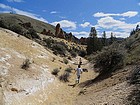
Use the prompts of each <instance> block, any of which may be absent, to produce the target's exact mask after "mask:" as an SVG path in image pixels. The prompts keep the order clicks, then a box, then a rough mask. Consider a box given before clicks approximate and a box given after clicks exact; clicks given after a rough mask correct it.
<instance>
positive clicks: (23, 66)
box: [21, 59, 31, 70]
mask: <svg viewBox="0 0 140 105" xmlns="http://www.w3.org/2000/svg"><path fill="white" fill-rule="evenodd" d="M30 64H31V62H30V60H29V59H26V60H25V61H24V62H23V64H22V65H21V68H22V69H24V70H27V69H28V68H29V67H30Z"/></svg>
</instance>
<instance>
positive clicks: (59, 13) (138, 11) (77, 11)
mask: <svg viewBox="0 0 140 105" xmlns="http://www.w3.org/2000/svg"><path fill="white" fill-rule="evenodd" d="M11 11H13V12H14V13H17V14H22V15H26V16H29V17H32V18H34V19H38V20H41V21H44V22H47V23H50V24H52V25H56V24H57V23H60V25H61V27H62V29H63V30H64V31H66V32H72V33H73V35H75V36H77V37H79V38H80V37H88V35H89V32H90V28H91V27H95V28H96V30H97V32H98V36H99V37H100V36H102V33H103V31H106V34H107V37H110V33H111V32H113V34H114V35H115V36H116V37H124V38H125V37H128V36H129V34H130V31H131V30H133V29H134V28H135V27H136V25H137V24H139V25H140V0H0V13H7V12H11Z"/></svg>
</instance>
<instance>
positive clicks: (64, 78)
mask: <svg viewBox="0 0 140 105" xmlns="http://www.w3.org/2000/svg"><path fill="white" fill-rule="evenodd" d="M69 77H70V74H69V73H68V72H66V73H64V74H62V75H61V76H60V77H59V80H60V81H62V82H69Z"/></svg>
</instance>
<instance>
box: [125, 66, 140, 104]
mask: <svg viewBox="0 0 140 105" xmlns="http://www.w3.org/2000/svg"><path fill="white" fill-rule="evenodd" d="M129 83H130V84H132V85H133V86H135V88H134V89H133V90H132V91H131V93H130V95H128V96H127V99H126V100H125V101H124V104H125V105H139V104H140V88H139V87H140V66H137V67H135V68H134V70H133V72H132V74H131V75H130V80H129Z"/></svg>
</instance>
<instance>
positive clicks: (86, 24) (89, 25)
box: [80, 22, 92, 28]
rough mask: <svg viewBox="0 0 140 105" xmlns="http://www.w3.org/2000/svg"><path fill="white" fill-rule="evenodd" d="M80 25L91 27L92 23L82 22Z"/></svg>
mask: <svg viewBox="0 0 140 105" xmlns="http://www.w3.org/2000/svg"><path fill="white" fill-rule="evenodd" d="M80 26H81V27H83V28H86V27H91V26H92V25H91V24H90V23H89V22H85V23H84V24H80Z"/></svg>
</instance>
